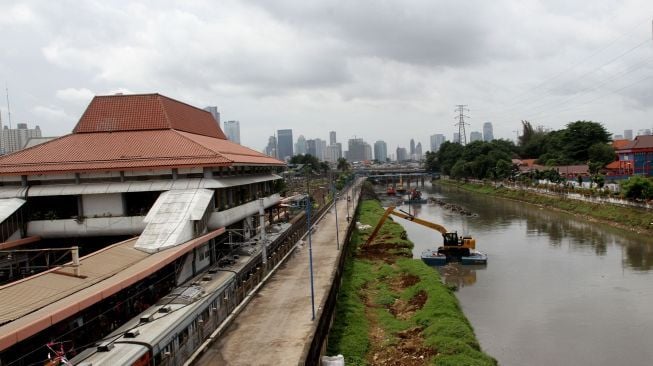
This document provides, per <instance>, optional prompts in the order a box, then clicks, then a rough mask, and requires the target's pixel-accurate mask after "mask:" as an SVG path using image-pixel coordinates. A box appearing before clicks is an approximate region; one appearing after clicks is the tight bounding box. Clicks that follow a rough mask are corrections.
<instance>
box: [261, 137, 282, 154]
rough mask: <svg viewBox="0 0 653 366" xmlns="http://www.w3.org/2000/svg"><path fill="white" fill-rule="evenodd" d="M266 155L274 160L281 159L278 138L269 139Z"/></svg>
mask: <svg viewBox="0 0 653 366" xmlns="http://www.w3.org/2000/svg"><path fill="white" fill-rule="evenodd" d="M263 152H264V153H265V155H267V156H271V157H273V158H277V159H279V154H278V150H277V138H276V137H274V136H270V137H269V138H268V146H266V147H265V150H264V151H263Z"/></svg>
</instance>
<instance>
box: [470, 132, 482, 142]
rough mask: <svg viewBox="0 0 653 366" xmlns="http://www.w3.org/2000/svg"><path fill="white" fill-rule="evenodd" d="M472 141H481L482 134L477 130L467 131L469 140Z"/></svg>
mask: <svg viewBox="0 0 653 366" xmlns="http://www.w3.org/2000/svg"><path fill="white" fill-rule="evenodd" d="M474 141H483V134H482V133H480V132H478V131H472V132H470V133H469V142H474Z"/></svg>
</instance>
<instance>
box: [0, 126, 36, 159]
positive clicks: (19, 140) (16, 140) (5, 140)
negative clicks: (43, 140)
mask: <svg viewBox="0 0 653 366" xmlns="http://www.w3.org/2000/svg"><path fill="white" fill-rule="evenodd" d="M39 137H42V136H41V128H40V127H39V126H36V127H34V128H28V127H27V123H18V124H16V128H9V127H8V126H4V128H3V129H2V130H1V135H0V153H4V154H9V153H12V152H15V151H18V150H20V149H22V148H23V147H24V146H25V144H27V141H29V139H31V138H39Z"/></svg>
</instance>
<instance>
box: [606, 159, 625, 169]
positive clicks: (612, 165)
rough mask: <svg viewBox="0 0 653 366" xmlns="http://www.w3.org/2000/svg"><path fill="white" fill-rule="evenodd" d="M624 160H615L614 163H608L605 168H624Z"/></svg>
mask: <svg viewBox="0 0 653 366" xmlns="http://www.w3.org/2000/svg"><path fill="white" fill-rule="evenodd" d="M624 165H625V164H624V162H623V161H619V160H615V161H613V162H612V163H610V164H608V165H606V166H605V169H608V170H611V169H622V168H623V167H624Z"/></svg>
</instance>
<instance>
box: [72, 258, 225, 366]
mask: <svg viewBox="0 0 653 366" xmlns="http://www.w3.org/2000/svg"><path fill="white" fill-rule="evenodd" d="M211 272H213V273H210V274H205V275H204V276H203V277H202V279H201V280H200V281H199V283H198V281H196V282H194V283H193V284H190V285H187V286H182V287H178V288H176V289H175V290H174V291H173V292H172V293H171V294H169V295H167V296H165V297H164V298H162V299H161V300H160V301H159V302H158V303H157V304H156V305H154V306H152V307H150V308H148V309H147V310H146V311H144V312H143V313H141V314H140V315H139V316H138V317H136V318H133V319H131V320H130V321H128V322H127V323H126V324H124V325H123V326H122V327H120V328H118V329H116V330H115V331H114V332H113V333H111V334H110V335H109V336H107V337H106V338H105V340H104V341H103V342H102V343H100V344H98V345H97V347H95V348H89V349H86V350H85V351H83V352H82V353H80V354H79V355H78V356H77V357H75V358H73V359H72V360H71V361H72V363H73V364H74V365H89V366H90V365H94V366H97V365H137V366H143V365H180V364H183V363H184V361H185V360H187V359H188V357H189V356H190V355H191V354H192V353H193V351H194V350H195V349H197V347H198V346H199V345H200V344H201V343H202V341H203V340H204V338H206V337H207V336H208V335H209V334H210V333H211V332H212V331H213V330H214V329H215V328H217V326H218V325H219V324H220V322H222V320H224V318H226V317H227V315H228V314H229V313H230V312H231V311H232V310H233V308H235V306H236V305H237V303H236V298H235V293H236V274H234V273H233V272H230V271H211Z"/></svg>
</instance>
